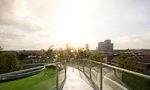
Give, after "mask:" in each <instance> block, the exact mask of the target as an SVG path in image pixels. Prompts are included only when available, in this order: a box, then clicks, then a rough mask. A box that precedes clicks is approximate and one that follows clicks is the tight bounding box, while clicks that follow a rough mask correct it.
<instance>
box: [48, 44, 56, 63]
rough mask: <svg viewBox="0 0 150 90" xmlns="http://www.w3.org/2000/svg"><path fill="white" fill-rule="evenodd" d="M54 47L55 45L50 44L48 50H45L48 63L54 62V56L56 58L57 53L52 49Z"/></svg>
mask: <svg viewBox="0 0 150 90" xmlns="http://www.w3.org/2000/svg"><path fill="white" fill-rule="evenodd" d="M52 47H53V46H50V47H49V48H48V50H47V51H46V52H45V57H46V58H45V61H46V62H47V63H49V62H53V61H54V58H55V55H56V53H55V52H54V50H53V49H52Z"/></svg>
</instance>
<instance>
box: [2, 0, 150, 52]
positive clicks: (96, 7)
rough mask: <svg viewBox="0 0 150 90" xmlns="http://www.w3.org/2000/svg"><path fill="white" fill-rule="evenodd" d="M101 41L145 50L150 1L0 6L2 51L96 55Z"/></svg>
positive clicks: (7, 1)
mask: <svg viewBox="0 0 150 90" xmlns="http://www.w3.org/2000/svg"><path fill="white" fill-rule="evenodd" d="M105 39H111V40H112V42H113V43H114V48H115V49H127V48H150V0H0V46H2V47H3V48H4V49H7V50H18V49H47V48H48V47H49V46H51V45H54V47H55V48H60V47H65V44H66V42H71V43H73V45H83V44H85V43H88V44H89V45H90V48H91V49H95V48H96V47H97V43H98V42H100V41H104V40H105Z"/></svg>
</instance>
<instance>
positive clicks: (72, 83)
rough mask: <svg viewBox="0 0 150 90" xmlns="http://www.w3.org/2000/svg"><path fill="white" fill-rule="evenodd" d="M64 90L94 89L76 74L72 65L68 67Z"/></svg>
mask: <svg viewBox="0 0 150 90" xmlns="http://www.w3.org/2000/svg"><path fill="white" fill-rule="evenodd" d="M63 90H93V88H92V87H91V86H90V85H89V84H88V83H87V82H86V81H84V80H83V79H82V78H81V77H80V76H78V75H77V74H75V73H74V72H73V68H72V67H67V78H66V82H65V85H64V87H63Z"/></svg>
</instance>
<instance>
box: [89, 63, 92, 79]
mask: <svg viewBox="0 0 150 90" xmlns="http://www.w3.org/2000/svg"><path fill="white" fill-rule="evenodd" d="M89 62H90V79H91V69H92V62H91V61H89Z"/></svg>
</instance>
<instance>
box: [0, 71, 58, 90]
mask: <svg viewBox="0 0 150 90" xmlns="http://www.w3.org/2000/svg"><path fill="white" fill-rule="evenodd" d="M55 76H56V73H55V69H48V68H47V69H45V70H44V71H42V72H40V73H38V74H36V75H33V76H30V77H27V78H23V79H18V80H14V81H8V82H1V83H0V90H55V88H56V84H55V83H56V80H55V79H56V78H55Z"/></svg>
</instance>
